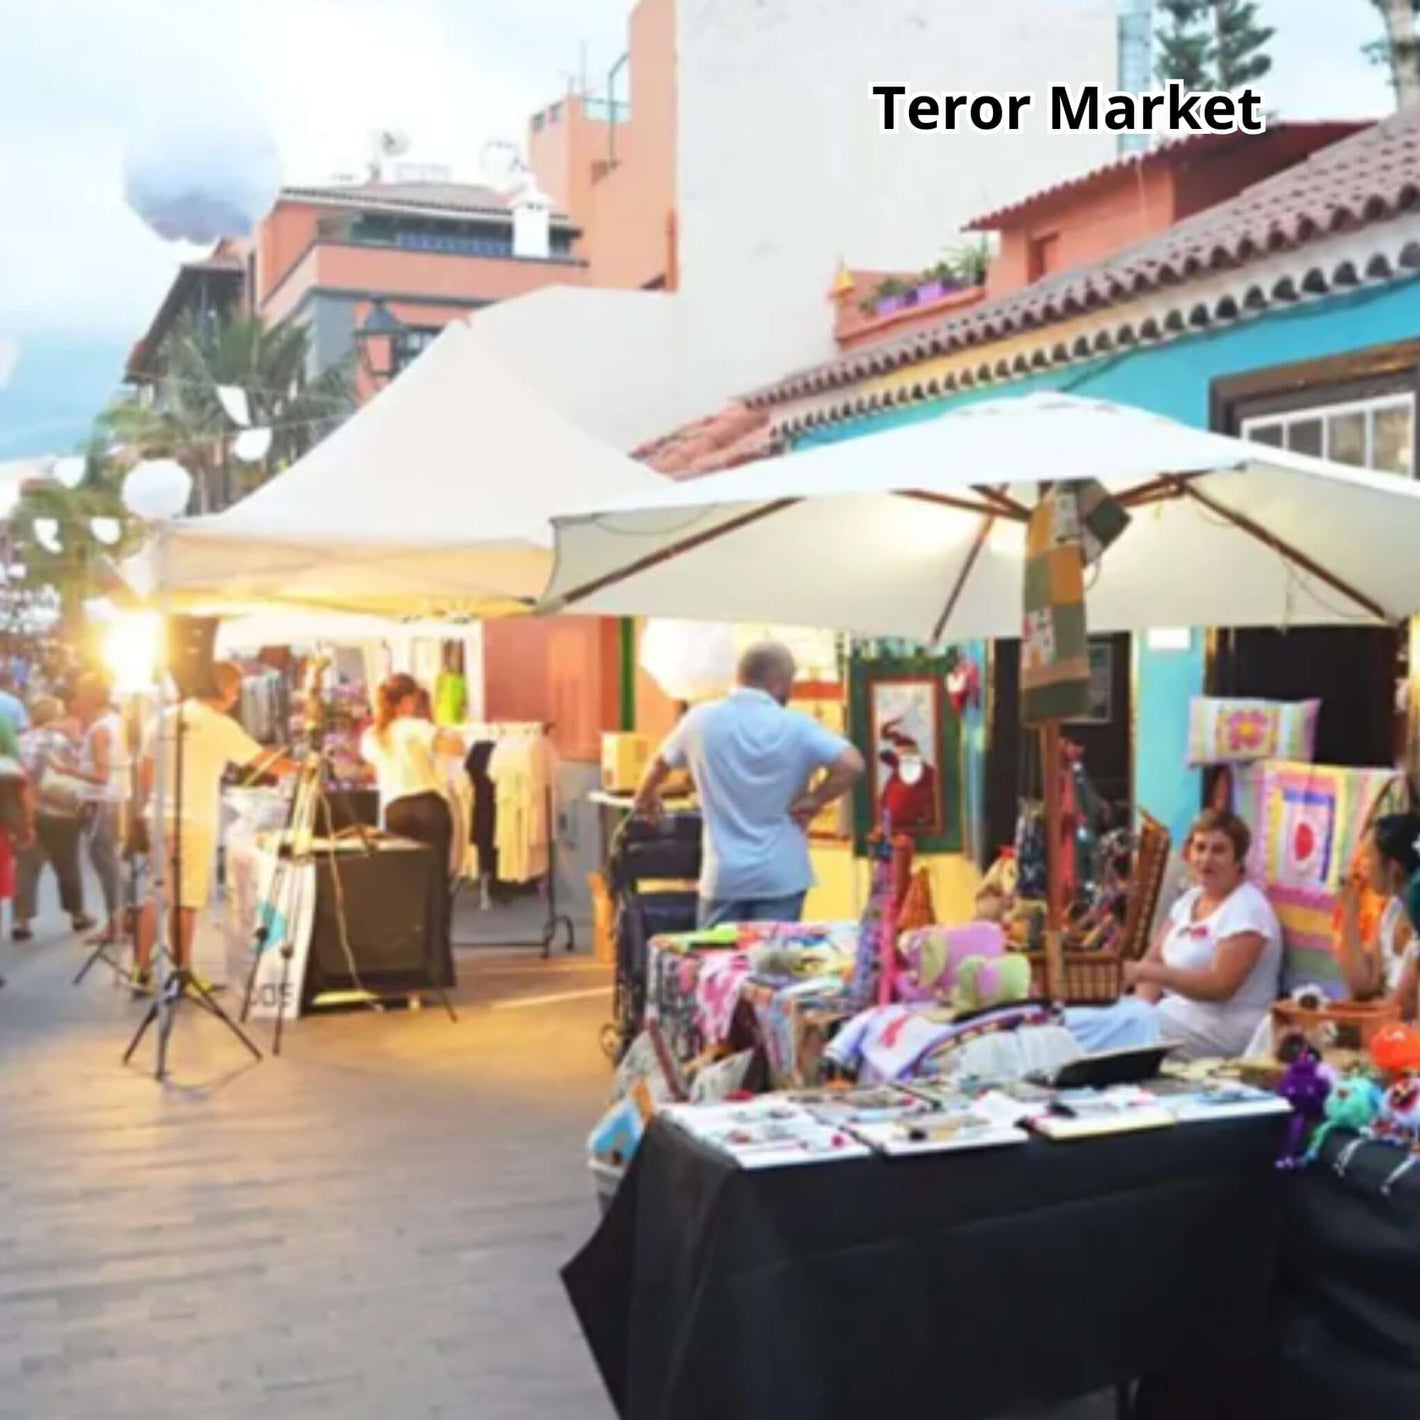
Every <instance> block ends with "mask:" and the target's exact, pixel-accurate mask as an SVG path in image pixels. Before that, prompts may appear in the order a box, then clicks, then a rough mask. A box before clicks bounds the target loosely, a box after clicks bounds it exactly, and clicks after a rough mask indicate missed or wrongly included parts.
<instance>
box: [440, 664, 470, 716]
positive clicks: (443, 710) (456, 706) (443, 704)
mask: <svg viewBox="0 0 1420 1420" xmlns="http://www.w3.org/2000/svg"><path fill="white" fill-rule="evenodd" d="M467 710H468V682H467V681H466V680H465V679H464V678H463V676H461V675H459V674H458V673H457V672H456V671H444V672H443V673H442V674H441V675H440V676H439V679H438V680H437V681H435V683H434V722H435V724H439V725H443V726H445V727H446V728H452V727H454V726H457V725H462V724H463V722H464V715H465V713H466V712H467Z"/></svg>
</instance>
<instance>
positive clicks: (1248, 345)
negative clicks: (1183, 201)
mask: <svg viewBox="0 0 1420 1420" xmlns="http://www.w3.org/2000/svg"><path fill="white" fill-rule="evenodd" d="M1416 336H1420V277H1415V278H1411V279H1409V280H1407V281H1404V282H1400V283H1396V284H1394V285H1389V286H1383V287H1378V288H1376V289H1375V290H1372V291H1363V292H1360V293H1358V294H1356V295H1353V296H1349V297H1347V298H1346V299H1344V300H1328V301H1319V302H1315V303H1311V304H1307V305H1303V306H1299V307H1297V308H1295V309H1293V310H1289V311H1279V312H1273V313H1271V314H1268V315H1266V316H1261V317H1259V318H1257V319H1255V320H1250V321H1246V322H1243V323H1241V324H1238V325H1233V326H1225V327H1223V328H1221V329H1219V330H1216V331H1211V332H1208V333H1207V334H1204V335H1197V336H1191V337H1188V338H1186V339H1180V340H1176V341H1173V342H1171V343H1169V344H1167V345H1159V346H1147V347H1144V348H1140V349H1134V350H1130V351H1127V352H1125V353H1122V354H1119V355H1114V356H1110V357H1107V358H1104V359H1101V360H1095V361H1091V362H1089V363H1088V364H1080V365H1071V366H1066V367H1064V368H1061V369H1058V370H1051V371H1047V372H1044V373H1042V374H1040V375H1034V376H1031V377H1029V378H1027V379H1022V380H1017V381H1013V382H1012V383H1010V384H1009V385H1007V386H1004V387H1002V386H994V387H988V388H986V389H984V390H972V391H970V392H968V393H965V394H959V395H955V396H953V397H951V398H949V399H942V400H936V401H934V402H932V403H928V404H919V405H912V406H911V407H909V408H905V409H897V410H893V411H891V412H890V413H886V414H881V415H875V416H872V417H870V418H867V419H860V420H857V421H854V422H853V423H850V424H840V425H834V426H833V427H832V428H829V429H822V430H814V431H811V432H810V433H807V434H805V435H802V436H800V438H799V439H797V440H796V447H799V448H808V447H811V446H813V445H814V444H821V443H836V442H838V441H840V440H844V439H857V438H862V437H863V436H864V435H866V434H873V433H878V432H879V431H881V430H884V429H892V428H896V427H898V426H899V425H902V424H911V423H916V422H918V421H920V420H926V419H935V418H937V417H938V416H940V415H942V414H945V413H947V412H948V411H950V410H954V409H962V408H964V407H966V406H967V405H970V404H976V403H978V402H979V401H981V400H983V399H1002V398H1008V397H1012V396H1016V395H1023V394H1029V393H1032V392H1034V391H1036V390H1052V389H1053V390H1069V391H1071V392H1072V393H1075V394H1081V395H1095V396H1097V397H1098V398H1100V399H1110V400H1117V401H1118V402H1120V403H1122V404H1133V405H1137V406H1138V407H1139V408H1141V409H1149V410H1152V411H1154V412H1155V413H1158V414H1164V415H1167V416H1169V417H1170V418H1172V419H1178V420H1181V421H1182V422H1184V423H1186V424H1193V425H1196V426H1198V427H1200V428H1207V426H1208V402H1209V391H1210V387H1211V385H1212V383H1213V381H1214V380H1218V379H1223V378H1226V377H1228V376H1230V375H1239V374H1244V373H1246V372H1247V371H1250V370H1261V369H1266V368H1267V367H1268V366H1271V365H1283V364H1289V363H1291V362H1294V361H1298V360H1315V359H1321V358H1323V357H1325V356H1328V355H1339V354H1344V353H1345V352H1347V351H1351V350H1362V349H1364V348H1366V347H1367V346H1370V345H1384V344H1387V343H1389V342H1391V341H1397V340H1409V339H1413V338H1415V337H1416ZM1203 642H1204V638H1203V635H1202V634H1201V633H1199V632H1195V633H1194V636H1193V645H1192V647H1191V649H1190V650H1188V651H1184V652H1181V651H1151V650H1149V649H1148V647H1147V646H1145V645H1144V644H1143V643H1142V639H1141V640H1140V641H1139V642H1137V643H1136V644H1137V653H1136V654H1137V664H1138V700H1137V702H1136V718H1137V724H1138V731H1139V733H1138V736H1137V739H1136V742H1135V757H1134V785H1135V797H1136V799H1137V801H1138V804H1139V806H1140V807H1141V808H1143V809H1146V810H1147V811H1148V812H1149V813H1151V814H1153V815H1154V816H1155V817H1156V818H1158V819H1160V820H1161V821H1162V822H1164V823H1166V824H1168V825H1169V827H1170V828H1171V829H1172V830H1173V833H1174V838H1175V842H1177V841H1179V840H1180V839H1181V836H1182V833H1183V831H1184V829H1186V827H1187V825H1188V823H1189V820H1190V819H1191V818H1192V816H1193V813H1194V810H1195V809H1196V808H1197V805H1198V796H1199V784H1198V775H1197V774H1196V773H1191V772H1189V771H1188V770H1187V769H1185V768H1184V750H1185V747H1186V745H1187V740H1188V701H1189V697H1190V696H1194V695H1198V694H1200V693H1201V692H1202V689H1203V674H1204V645H1203Z"/></svg>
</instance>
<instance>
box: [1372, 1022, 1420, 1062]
mask: <svg viewBox="0 0 1420 1420" xmlns="http://www.w3.org/2000/svg"><path fill="white" fill-rule="evenodd" d="M1371 1063H1372V1064H1373V1065H1374V1066H1375V1067H1376V1069H1377V1070H1383V1071H1385V1073H1386V1074H1387V1075H1399V1074H1402V1073H1404V1072H1405V1071H1407V1070H1420V1031H1417V1030H1416V1029H1415V1027H1414V1026H1407V1025H1403V1024H1402V1023H1401V1022H1399V1021H1396V1022H1393V1023H1392V1024H1391V1025H1388V1026H1382V1027H1381V1029H1380V1030H1378V1031H1377V1032H1376V1033H1375V1035H1374V1036H1372V1037H1371Z"/></svg>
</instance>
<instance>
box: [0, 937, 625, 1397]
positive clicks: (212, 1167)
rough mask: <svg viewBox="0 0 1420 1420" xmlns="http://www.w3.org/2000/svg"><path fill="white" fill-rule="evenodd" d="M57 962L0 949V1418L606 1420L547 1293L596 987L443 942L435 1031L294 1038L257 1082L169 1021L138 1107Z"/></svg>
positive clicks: (128, 1079)
mask: <svg viewBox="0 0 1420 1420" xmlns="http://www.w3.org/2000/svg"><path fill="white" fill-rule="evenodd" d="M81 960H82V955H81V949H80V947H79V946H78V945H77V943H75V942H73V941H72V939H64V938H62V937H58V936H55V935H53V934H51V935H50V936H49V937H48V938H46V935H45V933H43V932H41V933H40V934H39V940H38V941H37V942H36V943H35V944H33V945H30V946H26V947H17V946H12V945H11V944H10V943H8V941H7V942H6V943H4V945H3V946H0V972H3V973H4V974H5V975H6V976H7V977H8V985H7V986H6V987H5V989H4V990H3V991H0V1121H3V1142H0V1220H3V1221H0V1416H5V1417H10V1416H16V1417H25V1420H39V1417H64V1420H80V1417H88V1416H100V1415H103V1416H112V1415H126V1414H132V1415H144V1416H148V1417H152V1420H160V1417H167V1416H182V1417H193V1418H194V1420H196V1417H208V1416H211V1417H217V1416H231V1417H238V1416H240V1417H244V1420H246V1418H247V1417H252V1416H256V1415H260V1414H266V1413H269V1414H280V1415H283V1416H308V1415H309V1416H324V1415H338V1416H345V1417H364V1416H370V1417H376V1416H378V1417H400V1420H404V1418H405V1417H410V1420H415V1418H416V1417H456V1416H470V1417H472V1416H477V1417H479V1420H504V1417H506V1420H513V1417H534V1416H536V1417H541V1418H542V1420H562V1417H566V1418H567V1420H572V1417H576V1420H597V1418H598V1417H602V1416H608V1415H610V1413H611V1411H610V1407H609V1405H608V1404H607V1402H606V1401H605V1399H604V1397H603V1394H602V1391H601V1388H600V1383H599V1381H598V1379H597V1377H596V1375H595V1372H594V1370H593V1367H592V1364H591V1362H590V1360H589V1358H588V1353H587V1351H586V1349H585V1347H584V1345H583V1343H582V1341H581V1338H580V1336H579V1333H578V1332H577V1329H576V1326H575V1323H574V1320H573V1318H572V1315H571V1312H570V1309H569V1308H568V1306H567V1304H566V1301H565V1299H564V1296H563V1293H562V1290H561V1285H560V1283H559V1281H558V1278H557V1269H558V1267H559V1266H560V1265H561V1263H563V1262H564V1261H565V1260H566V1259H567V1258H568V1257H569V1256H570V1255H571V1254H572V1252H573V1251H574V1250H575V1249H576V1248H577V1247H578V1246H579V1244H580V1243H581V1241H582V1240H583V1239H584V1238H585V1237H586V1236H587V1234H588V1232H589V1231H590V1229H591V1228H592V1227H593V1225H594V1223H595V1217H596V1210H595V1203H594V1199H593V1195H592V1192H591V1188H590V1183H589V1179H588V1176H587V1173H586V1169H585V1164H584V1161H583V1153H582V1146H583V1141H584V1140H585V1138H586V1133H587V1130H588V1128H589V1126H590V1122H591V1121H592V1119H593V1118H594V1116H595V1114H596V1111H597V1108H598V1105H599V1102H600V1101H601V1100H602V1098H603V1096H604V1093H605V1090H606V1086H607V1079H608V1072H607V1067H606V1064H605V1062H604V1060H603V1059H602V1058H601V1057H600V1055H599V1053H598V1049H597V1043H596V1036H597V1027H598V1026H599V1025H600V1023H601V1022H602V1020H603V1018H604V1014H605V1010H606V998H605V996H600V995H599V996H597V997H595V998H588V997H586V996H585V995H584V994H583V993H586V992H588V991H593V990H596V989H597V988H598V987H599V986H601V985H602V984H603V983H604V982H605V980H606V976H605V972H604V971H603V970H599V969H597V968H595V967H594V966H592V965H591V963H590V962H589V961H588V960H587V959H586V958H584V957H575V958H570V959H567V960H564V961H554V962H551V963H544V962H541V961H539V960H538V959H537V957H536V955H535V954H534V953H510V952H498V953H487V952H465V953H461V961H460V974H461V977H462V984H461V987H460V990H459V993H458V1001H459V1006H460V1014H461V1019H460V1021H459V1023H458V1024H457V1025H453V1024H451V1023H450V1022H449V1020H448V1018H447V1016H445V1015H444V1014H443V1013H442V1012H440V1011H436V1010H429V1009H426V1010H424V1011H421V1012H418V1013H414V1014H411V1013H408V1012H405V1011H399V1012H390V1013H387V1014H384V1015H372V1014H369V1013H360V1014H352V1015H343V1016H338V1017H327V1018H322V1019H314V1020H306V1021H302V1022H301V1023H300V1024H299V1025H298V1026H296V1027H294V1028H293V1029H291V1030H290V1031H289V1032H288V1035H287V1040H286V1046H285V1051H284V1054H283V1056H282V1058H281V1059H279V1060H275V1061H273V1060H267V1061H266V1062H265V1063H264V1064H261V1065H257V1066H249V1064H248V1057H246V1055H245V1053H244V1052H243V1051H242V1049H241V1047H240V1046H239V1045H238V1044H237V1043H236V1042H234V1041H232V1040H230V1039H228V1038H227V1037H226V1035H225V1033H224V1032H223V1031H222V1029H221V1027H220V1026H219V1025H217V1024H216V1023H215V1022H212V1021H209V1020H207V1019H205V1018H202V1017H200V1016H189V1017H188V1018H186V1019H183V1020H182V1021H181V1022H180V1023H179V1026H178V1028H177V1032H176V1034H175V1048H174V1055H173V1063H174V1083H173V1084H172V1085H171V1086H169V1087H168V1088H166V1089H164V1088H161V1087H159V1086H158V1085H156V1084H155V1083H154V1081H153V1079H152V1076H151V1073H150V1069H149V1068H147V1067H150V1065H151V1059H152V1056H151V1054H150V1053H149V1051H148V1047H147V1046H146V1045H145V1047H144V1051H143V1053H142V1054H141V1055H140V1057H139V1058H138V1059H136V1060H135V1064H134V1066H133V1067H130V1068H127V1069H125V1068H123V1067H122V1066H121V1065H120V1064H119V1057H120V1055H121V1054H122V1052H123V1049H124V1047H125V1045H126V1044H127V1041H128V1038H129V1035H130V1034H131V1032H132V1029H133V1026H134V1025H135V1024H136V1022H137V1020H138V1018H139V1016H140V1014H141V1007H140V1006H139V1005H138V1004H137V1003H134V1002H131V1001H130V1000H129V999H128V997H127V994H126V992H123V991H121V990H119V989H116V988H115V987H114V986H112V985H111V984H110V982H109V980H107V979H105V977H104V976H103V974H102V972H101V970H96V971H95V972H94V973H93V974H92V975H91V976H90V977H89V978H88V979H87V980H86V981H85V982H84V984H83V985H82V986H80V987H79V988H77V989H71V988H70V986H69V980H70V978H71V977H72V975H73V974H74V971H75V970H76V969H77V967H78V965H79V963H80V961H81ZM564 994H570V995H573V996H574V999H570V1000H557V1001H541V1002H538V1001H536V1000H534V1003H533V1004H530V1005H528V1006H526V1007H520V1006H518V1005H517V1004H516V1003H517V1001H519V1000H520V999H528V998H538V997H544V996H549V995H551V996H561V995H564ZM261 1039H262V1040H263V1042H264V1039H265V1035H264V1033H263V1035H262V1037H261Z"/></svg>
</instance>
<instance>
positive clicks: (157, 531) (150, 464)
mask: <svg viewBox="0 0 1420 1420" xmlns="http://www.w3.org/2000/svg"><path fill="white" fill-rule="evenodd" d="M191 497H192V475H191V474H190V473H189V472H188V471H187V470H186V469H185V468H184V467H183V466H182V465H181V464H180V463H177V462H176V461H175V460H173V459H148V460H145V461H144V462H143V463H140V464H137V465H136V466H135V467H134V468H133V469H132V470H130V472H129V474H128V476H127V477H126V478H125V479H124V480H123V505H124V507H126V508H127V509H128V511H129V512H130V513H132V514H133V516H134V517H135V518H138V519H139V520H141V521H142V522H143V523H145V524H146V525H147V527H148V530H149V533H150V535H151V539H152V568H153V605H154V609H155V610H156V612H157V613H158V615H159V616H160V617H161V616H162V615H163V602H164V593H163V583H164V581H165V579H166V575H167V567H166V561H167V555H166V554H167V533H168V524H169V523H170V522H171V521H172V519H173V518H175V517H177V516H178V515H179V514H180V513H182V512H185V511H186V509H187V505H188V500H189V499H190V498H191ZM166 660H167V658H166V656H164V655H161V654H159V655H157V656H155V657H154V665H153V672H154V682H155V684H156V688H157V701H158V719H157V732H156V733H155V735H154V743H155V747H156V748H157V751H158V753H157V756H156V764H155V766H154V768H155V773H154V782H153V799H154V813H153V834H152V843H151V845H150V846H151V849H152V856H153V906H154V916H155V918H156V921H155V923H154V933H153V961H154V963H155V965H156V967H157V980H156V982H155V983H154V985H155V989H156V990H157V993H158V996H157V1002H158V1067H157V1077H158V1078H159V1079H160V1080H161V1079H162V1078H163V1076H164V1074H165V1073H166V1070H167V1043H168V1037H169V1035H170V1033H171V1031H172V1004H173V1003H172V1001H171V999H170V996H169V989H168V988H169V983H170V981H171V979H172V974H173V973H172V963H173V955H172V943H171V941H170V934H171V927H172V924H171V920H170V919H171V916H172V915H173V914H172V913H171V912H170V910H169V905H168V899H169V897H170V896H171V894H170V893H169V892H168V891H167V886H168V877H169V873H170V868H169V865H168V857H167V843H166V841H165V840H166V836H167V824H166V822H165V819H166V813H167V803H166V795H167V790H168V782H167V781H168V756H167V755H166V754H165V753H164V752H163V745H162V743H161V730H162V714H163V701H164V699H165V695H164V680H165V677H166V675H167V670H168V667H167V664H166ZM179 704H181V702H179ZM175 729H176V731H177V732H178V733H180V732H181V726H180V725H178V726H176V727H175ZM173 808H174V812H173V818H174V820H175V821H176V820H177V819H178V816H179V809H180V806H179V805H177V804H174V806H173ZM177 888H178V885H177V884H176V883H174V884H173V891H174V892H176V891H177ZM135 1043H136V1042H135ZM129 1049H130V1053H131V1051H132V1047H131V1046H130V1047H129Z"/></svg>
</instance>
